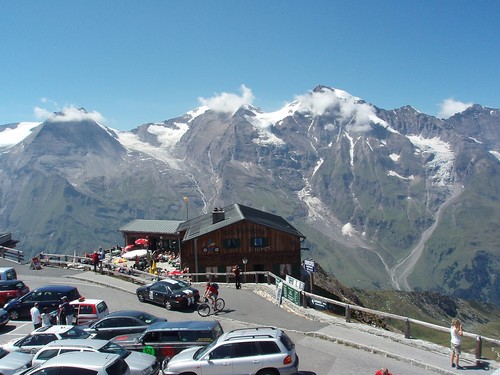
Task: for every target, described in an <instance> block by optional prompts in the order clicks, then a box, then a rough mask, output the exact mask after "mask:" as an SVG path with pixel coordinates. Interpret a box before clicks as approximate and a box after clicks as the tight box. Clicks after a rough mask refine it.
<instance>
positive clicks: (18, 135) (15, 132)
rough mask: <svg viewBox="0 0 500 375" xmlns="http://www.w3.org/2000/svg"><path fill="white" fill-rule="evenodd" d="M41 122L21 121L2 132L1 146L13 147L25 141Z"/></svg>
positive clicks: (0, 135) (0, 136)
mask: <svg viewBox="0 0 500 375" xmlns="http://www.w3.org/2000/svg"><path fill="white" fill-rule="evenodd" d="M40 124H41V122H20V123H19V124H17V125H15V127H12V128H10V127H8V128H5V129H4V130H3V131H2V132H0V147H12V146H15V145H17V144H18V143H19V142H21V141H23V140H24V139H25V138H26V137H27V136H29V135H30V134H31V132H32V131H33V129H34V128H36V127H37V126H38V125H40Z"/></svg>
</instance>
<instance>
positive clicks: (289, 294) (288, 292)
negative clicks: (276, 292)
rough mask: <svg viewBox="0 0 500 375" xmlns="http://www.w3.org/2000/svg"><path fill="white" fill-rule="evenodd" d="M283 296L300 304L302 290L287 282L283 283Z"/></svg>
mask: <svg viewBox="0 0 500 375" xmlns="http://www.w3.org/2000/svg"><path fill="white" fill-rule="evenodd" d="M283 298H286V299H287V300H289V301H290V302H292V303H294V304H296V305H298V306H300V291H298V290H297V289H294V288H292V287H291V286H290V285H288V284H287V283H283Z"/></svg>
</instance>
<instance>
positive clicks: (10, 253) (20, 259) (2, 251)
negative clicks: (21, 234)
mask: <svg viewBox="0 0 500 375" xmlns="http://www.w3.org/2000/svg"><path fill="white" fill-rule="evenodd" d="M0 257H1V258H4V259H8V260H10V261H12V262H15V263H19V264H22V263H24V252H23V251H22V250H17V249H12V248H10V247H5V246H0Z"/></svg>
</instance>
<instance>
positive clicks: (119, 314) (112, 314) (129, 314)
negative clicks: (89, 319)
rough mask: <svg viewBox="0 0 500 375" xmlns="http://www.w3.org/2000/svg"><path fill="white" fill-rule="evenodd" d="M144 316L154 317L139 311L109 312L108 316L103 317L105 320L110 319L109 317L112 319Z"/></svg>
mask: <svg viewBox="0 0 500 375" xmlns="http://www.w3.org/2000/svg"><path fill="white" fill-rule="evenodd" d="M144 314H147V315H151V316H155V315H153V314H151V313H148V312H146V311H141V310H118V311H113V312H110V313H109V314H108V315H106V316H105V318H110V317H114V316H132V317H138V316H140V315H144Z"/></svg>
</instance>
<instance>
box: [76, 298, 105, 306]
mask: <svg viewBox="0 0 500 375" xmlns="http://www.w3.org/2000/svg"><path fill="white" fill-rule="evenodd" d="M101 302H104V300H102V299H92V298H86V299H84V300H83V301H80V300H78V299H75V300H74V301H71V302H70V305H80V304H87V305H97V304H99V303H101Z"/></svg>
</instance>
